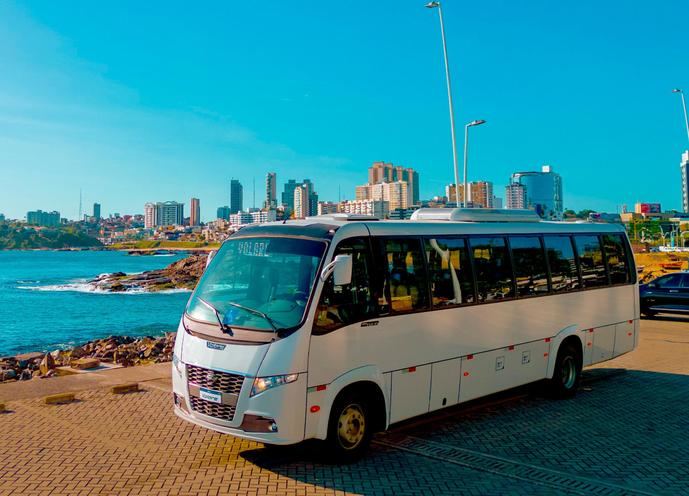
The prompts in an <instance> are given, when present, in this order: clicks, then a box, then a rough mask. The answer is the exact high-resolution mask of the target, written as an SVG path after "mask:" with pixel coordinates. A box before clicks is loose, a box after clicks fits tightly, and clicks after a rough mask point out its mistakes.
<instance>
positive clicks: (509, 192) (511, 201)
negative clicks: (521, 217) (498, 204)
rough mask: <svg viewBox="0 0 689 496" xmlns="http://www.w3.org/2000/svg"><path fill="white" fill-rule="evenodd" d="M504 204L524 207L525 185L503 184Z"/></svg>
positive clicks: (512, 206) (510, 206)
mask: <svg viewBox="0 0 689 496" xmlns="http://www.w3.org/2000/svg"><path fill="white" fill-rule="evenodd" d="M505 204H506V207H507V208H526V186H524V185H523V184H519V183H512V184H508V185H507V186H505Z"/></svg>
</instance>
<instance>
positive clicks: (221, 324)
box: [196, 296, 234, 336]
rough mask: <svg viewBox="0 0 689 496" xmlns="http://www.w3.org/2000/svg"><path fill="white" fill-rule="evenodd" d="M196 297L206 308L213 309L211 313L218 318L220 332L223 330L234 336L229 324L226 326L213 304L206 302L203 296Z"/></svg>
mask: <svg viewBox="0 0 689 496" xmlns="http://www.w3.org/2000/svg"><path fill="white" fill-rule="evenodd" d="M196 298H197V299H198V300H199V301H200V302H201V303H203V304H204V305H206V306H207V307H208V308H210V309H211V310H213V313H214V314H215V318H216V319H218V324H220V330H221V331H222V332H224V333H225V334H229V335H230V336H234V331H233V330H232V328H231V327H230V326H228V325H227V324H225V323H224V322H223V320H222V318H221V317H220V312H218V309H217V308H215V307H214V306H213V305H211V304H210V303H208V302H207V301H206V300H204V299H203V298H199V297H198V296H197V297H196Z"/></svg>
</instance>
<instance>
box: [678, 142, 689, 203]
mask: <svg viewBox="0 0 689 496" xmlns="http://www.w3.org/2000/svg"><path fill="white" fill-rule="evenodd" d="M679 167H680V170H681V172H682V209H683V210H684V211H685V212H687V213H689V150H687V151H685V152H684V153H683V154H682V161H681V162H680V163H679Z"/></svg>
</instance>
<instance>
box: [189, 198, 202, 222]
mask: <svg viewBox="0 0 689 496" xmlns="http://www.w3.org/2000/svg"><path fill="white" fill-rule="evenodd" d="M190 208H191V212H190V213H189V225H190V226H200V225H201V202H200V201H199V199H198V198H192V199H191V207H190Z"/></svg>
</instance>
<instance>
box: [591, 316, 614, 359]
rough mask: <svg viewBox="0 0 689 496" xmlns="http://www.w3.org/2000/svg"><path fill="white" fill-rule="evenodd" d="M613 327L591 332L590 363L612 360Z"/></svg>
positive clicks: (600, 328)
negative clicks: (591, 350)
mask: <svg viewBox="0 0 689 496" xmlns="http://www.w3.org/2000/svg"><path fill="white" fill-rule="evenodd" d="M615 327H616V326H615V325H609V326H605V327H598V328H596V329H594V330H593V353H592V356H591V363H598V362H604V361H606V360H610V359H611V358H612V354H613V350H614V349H615Z"/></svg>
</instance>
